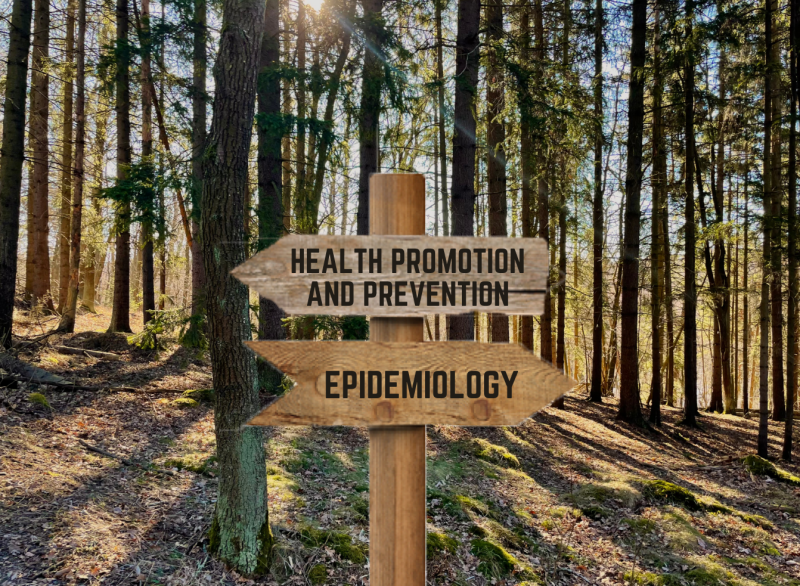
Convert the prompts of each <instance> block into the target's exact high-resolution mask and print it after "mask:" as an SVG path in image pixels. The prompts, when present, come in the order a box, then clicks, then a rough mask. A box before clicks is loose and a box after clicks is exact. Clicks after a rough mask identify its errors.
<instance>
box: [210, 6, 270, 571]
mask: <svg viewBox="0 0 800 586" xmlns="http://www.w3.org/2000/svg"><path fill="white" fill-rule="evenodd" d="M263 18H264V4H263V2H260V1H258V0H225V1H224V3H223V7H222V27H221V32H220V45H219V52H218V55H217V61H216V64H215V66H214V87H215V88H216V93H215V98H214V107H213V117H212V123H211V131H210V133H209V136H208V146H207V148H206V152H207V153H208V154H207V155H206V157H205V160H204V166H203V170H204V178H203V197H202V202H201V208H202V210H203V221H202V223H201V230H202V243H203V262H204V265H205V270H206V278H207V287H206V291H207V297H206V310H207V312H208V318H209V329H210V338H211V339H212V340H213V341H214V342H213V344H211V366H212V372H213V378H214V390H215V391H216V406H215V410H214V426H215V430H216V436H217V456H218V457H219V464H220V475H219V478H220V484H219V500H218V501H217V506H216V511H215V513H214V521H213V523H212V526H211V532H210V535H209V540H210V544H209V546H210V549H211V550H212V551H213V552H214V553H216V555H217V556H218V557H219V558H220V559H221V560H222V561H224V562H225V563H226V564H228V565H230V566H232V567H233V568H235V569H236V570H237V571H238V572H239V573H242V574H246V575H252V574H261V573H264V572H266V570H267V568H268V567H269V561H270V552H271V548H272V543H273V538H272V533H271V531H270V526H269V521H268V517H267V495H266V462H265V457H264V447H263V441H262V440H263V436H262V430H261V429H259V428H256V427H245V426H244V424H245V423H246V422H247V421H248V420H249V419H250V418H251V417H252V416H253V415H254V414H255V413H256V412H257V411H258V410H259V409H260V404H259V400H258V385H257V381H256V365H255V359H254V357H253V353H252V352H251V351H250V350H249V349H248V348H246V347H245V346H244V345H243V344H242V340H248V339H250V337H251V335H252V334H251V331H250V308H249V304H248V292H247V287H246V286H245V285H243V284H242V283H240V282H239V281H237V280H236V279H234V278H233V277H232V276H231V274H230V271H231V269H233V268H234V267H236V266H237V265H239V264H241V263H242V262H243V261H244V260H245V258H246V245H245V234H244V226H243V223H242V217H243V215H244V202H245V199H246V198H247V190H248V185H247V170H248V154H249V150H250V139H251V135H252V128H253V118H254V109H255V103H256V77H257V71H258V64H259V48H260V45H261V37H262V31H263Z"/></svg>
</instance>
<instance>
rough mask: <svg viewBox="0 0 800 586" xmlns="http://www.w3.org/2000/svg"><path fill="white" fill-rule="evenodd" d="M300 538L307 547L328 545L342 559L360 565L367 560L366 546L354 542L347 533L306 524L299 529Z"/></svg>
mask: <svg viewBox="0 0 800 586" xmlns="http://www.w3.org/2000/svg"><path fill="white" fill-rule="evenodd" d="M300 538H301V539H302V541H303V544H304V545H306V546H308V547H330V548H331V549H332V550H333V551H335V552H336V553H338V554H339V555H340V556H341V557H342V559H345V560H347V561H349V562H352V563H354V564H359V565H361V564H363V563H364V562H366V561H367V546H366V545H363V544H354V543H353V540H352V539H351V537H350V536H349V535H348V534H347V533H341V532H339V531H327V530H324V529H315V528H313V527H308V526H306V527H303V528H302V529H301V530H300Z"/></svg>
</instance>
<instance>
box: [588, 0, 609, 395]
mask: <svg viewBox="0 0 800 586" xmlns="http://www.w3.org/2000/svg"><path fill="white" fill-rule="evenodd" d="M603 18H604V16H603V0H595V6H594V84H593V86H594V87H593V91H594V198H593V201H592V231H593V233H594V235H593V246H592V322H593V323H592V388H591V391H590V393H589V399H590V400H591V401H594V402H595V403H601V402H602V401H603V206H604V203H605V202H604V201H603V142H604V139H603V123H604V114H603Z"/></svg>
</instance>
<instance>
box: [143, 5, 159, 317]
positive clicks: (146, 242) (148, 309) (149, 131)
mask: <svg viewBox="0 0 800 586" xmlns="http://www.w3.org/2000/svg"><path fill="white" fill-rule="evenodd" d="M141 16H142V18H141V29H142V30H141V31H140V44H141V51H142V66H141V69H142V70H141V79H142V87H143V88H145V89H144V90H143V91H142V163H143V164H144V165H145V166H146V168H147V172H148V175H149V177H150V179H151V184H152V179H153V177H154V167H153V98H155V96H154V95H152V94H151V93H150V89H151V88H150V86H149V83H148V82H149V80H150V77H151V74H150V51H151V44H150V0H142V14H141ZM150 195H151V197H150V200H149V201H148V202H147V204H146V207H147V209H146V210H145V211H144V212H145V213H144V214H143V219H142V322H143V323H144V324H147V322H149V321H150V320H151V319H152V317H153V314H152V312H153V311H155V309H156V282H155V277H156V275H155V263H154V260H155V259H154V241H155V232H154V230H153V218H154V216H155V213H156V209H155V205H156V201H155V192H154V191H153V190H152V189H151V190H150Z"/></svg>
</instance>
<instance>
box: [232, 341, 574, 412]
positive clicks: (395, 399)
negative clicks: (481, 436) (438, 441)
mask: <svg viewBox="0 0 800 586" xmlns="http://www.w3.org/2000/svg"><path fill="white" fill-rule="evenodd" d="M248 345H249V346H250V347H251V348H252V349H253V350H255V351H256V352H257V353H258V354H260V355H261V356H263V357H264V358H265V359H266V360H268V361H269V362H270V363H272V364H273V365H274V366H275V367H276V368H278V369H279V370H281V371H282V372H284V373H286V374H288V375H289V376H290V377H291V378H292V379H293V380H294V381H295V382H296V386H295V388H294V389H292V390H291V391H290V392H289V393H288V394H287V395H286V396H284V397H282V398H280V399H279V400H277V401H275V402H274V403H272V404H271V405H270V406H269V407H267V408H266V409H264V410H263V411H262V412H261V413H260V414H258V415H256V416H255V417H254V418H253V419H252V420H251V421H250V425H358V426H372V427H377V426H390V425H392V426H393V425H475V426H490V425H491V426H494V425H518V424H519V423H521V422H522V421H523V420H524V419H525V418H527V417H529V416H530V415H532V414H533V413H534V412H536V411H538V410H540V409H542V408H543V407H546V406H547V405H549V404H550V403H552V402H553V401H554V400H555V399H557V398H558V397H560V396H561V395H563V394H564V393H566V392H567V391H569V390H570V389H571V388H572V386H573V385H574V382H573V381H572V380H571V379H570V378H568V377H566V376H564V375H563V374H562V373H561V371H560V370H558V369H556V368H554V367H553V366H552V365H550V364H549V363H546V362H544V361H542V360H539V359H538V358H536V357H535V356H534V355H533V354H531V352H529V351H528V350H526V349H525V348H524V347H522V346H519V345H517V344H479V343H477V342H299V341H298V342H280V341H275V342H267V341H258V342H248Z"/></svg>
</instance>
